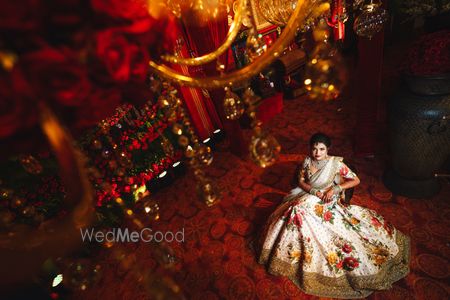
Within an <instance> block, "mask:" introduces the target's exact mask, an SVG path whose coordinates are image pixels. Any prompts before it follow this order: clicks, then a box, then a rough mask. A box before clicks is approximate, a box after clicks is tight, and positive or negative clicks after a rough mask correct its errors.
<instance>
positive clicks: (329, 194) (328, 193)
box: [320, 188, 334, 202]
mask: <svg viewBox="0 0 450 300" xmlns="http://www.w3.org/2000/svg"><path fill="white" fill-rule="evenodd" d="M333 195H334V191H333V189H332V188H330V189H328V190H327V191H326V192H325V194H323V196H322V197H320V198H321V199H322V200H323V201H324V202H330V201H331V198H332V197H333Z"/></svg>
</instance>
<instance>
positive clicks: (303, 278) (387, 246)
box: [259, 133, 409, 298]
mask: <svg viewBox="0 0 450 300" xmlns="http://www.w3.org/2000/svg"><path fill="white" fill-rule="evenodd" d="M330 144H331V142H330V138H329V137H328V136H326V135H325V134H322V133H316V134H314V135H313V136H312V137H311V139H310V146H311V157H306V158H305V160H304V162H303V166H302V168H301V170H300V173H299V183H298V184H299V187H297V188H295V189H293V190H292V191H291V192H290V194H288V195H287V196H286V197H285V199H284V200H283V202H282V203H281V204H280V205H279V206H278V208H277V209H276V210H275V212H273V213H272V215H271V216H270V218H269V220H268V223H267V225H266V228H265V230H264V232H263V235H262V240H261V244H262V249H261V254H260V257H259V263H261V264H264V265H266V266H267V268H268V271H269V272H270V273H272V274H275V275H284V276H287V277H289V278H290V279H291V280H292V281H293V282H294V283H295V284H296V285H297V286H298V287H300V288H301V289H302V290H303V291H304V292H305V293H307V294H312V295H316V296H321V297H334V298H362V297H366V296H368V295H369V294H370V293H372V292H373V291H374V290H385V289H389V288H391V285H392V283H393V282H395V281H397V280H399V279H401V278H403V277H405V276H406V275H407V274H408V272H409V238H408V237H407V236H405V235H403V234H402V233H401V232H400V231H398V230H396V229H395V228H394V227H392V225H391V224H389V223H388V222H387V221H386V220H384V219H383V217H382V216H380V215H379V214H377V213H376V212H375V211H373V210H370V209H367V208H364V207H360V206H356V205H347V204H346V203H345V202H344V201H343V200H344V190H345V189H349V188H352V187H354V186H356V185H358V184H359V182H360V181H359V179H358V177H357V176H356V174H355V173H353V172H352V171H351V170H350V169H349V168H348V167H347V166H346V165H345V164H344V163H343V162H342V160H343V159H342V157H337V156H329V155H328V148H329V147H330Z"/></svg>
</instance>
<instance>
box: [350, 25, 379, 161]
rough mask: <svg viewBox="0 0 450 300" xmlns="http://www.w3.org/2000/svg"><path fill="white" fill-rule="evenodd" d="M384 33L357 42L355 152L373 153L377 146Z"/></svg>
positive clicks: (361, 153)
mask: <svg viewBox="0 0 450 300" xmlns="http://www.w3.org/2000/svg"><path fill="white" fill-rule="evenodd" d="M383 41H384V33H383V32H381V33H379V34H377V35H375V36H374V37H373V38H372V39H371V40H369V39H366V38H360V39H359V42H358V67H357V72H356V83H355V86H356V91H355V96H356V97H357V101H358V117H357V125H356V129H355V144H354V146H355V152H356V154H360V155H373V154H375V152H376V150H377V136H378V130H377V116H378V106H379V102H380V97H381V70H382V66H383Z"/></svg>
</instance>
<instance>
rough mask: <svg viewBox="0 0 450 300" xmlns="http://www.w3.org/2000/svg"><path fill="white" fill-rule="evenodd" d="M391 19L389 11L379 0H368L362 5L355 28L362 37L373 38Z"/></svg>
mask: <svg viewBox="0 0 450 300" xmlns="http://www.w3.org/2000/svg"><path fill="white" fill-rule="evenodd" d="M388 19H389V15H388V13H387V11H386V10H385V9H384V8H383V7H382V5H381V2H378V1H377V0H368V2H366V3H365V4H364V5H363V6H362V12H361V14H360V15H359V16H358V17H356V19H355V23H354V24H353V30H354V31H355V32H356V34H357V35H358V36H360V37H366V38H369V39H371V38H372V37H373V36H374V35H375V34H377V33H378V32H380V31H381V30H382V29H383V27H384V24H386V22H387V20H388Z"/></svg>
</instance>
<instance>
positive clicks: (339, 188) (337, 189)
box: [333, 184, 342, 194]
mask: <svg viewBox="0 0 450 300" xmlns="http://www.w3.org/2000/svg"><path fill="white" fill-rule="evenodd" d="M333 192H334V193H335V194H339V193H340V192H342V187H341V186H340V185H339V184H336V185H334V186H333Z"/></svg>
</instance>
